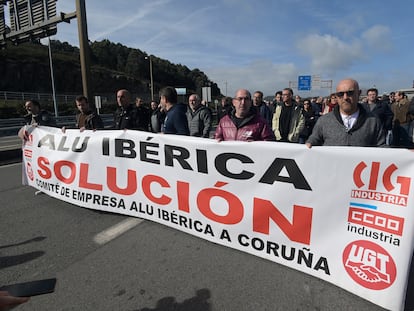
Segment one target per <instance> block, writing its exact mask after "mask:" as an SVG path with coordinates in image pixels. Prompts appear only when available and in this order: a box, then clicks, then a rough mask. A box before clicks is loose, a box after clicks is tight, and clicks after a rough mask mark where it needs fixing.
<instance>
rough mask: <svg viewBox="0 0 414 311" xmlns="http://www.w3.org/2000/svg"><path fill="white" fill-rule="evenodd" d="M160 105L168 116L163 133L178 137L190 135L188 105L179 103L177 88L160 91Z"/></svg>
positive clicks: (168, 87) (166, 88) (165, 88)
mask: <svg viewBox="0 0 414 311" xmlns="http://www.w3.org/2000/svg"><path fill="white" fill-rule="evenodd" d="M160 104H161V107H162V109H163V110H164V111H166V116H165V120H164V126H163V133H164V134H176V135H187V136H188V135H190V130H189V129H188V122H187V116H186V115H185V113H186V111H187V105H184V104H179V103H178V95H177V91H176V90H175V88H173V87H171V86H167V87H164V88H163V89H161V91H160Z"/></svg>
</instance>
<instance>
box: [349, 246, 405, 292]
mask: <svg viewBox="0 0 414 311" xmlns="http://www.w3.org/2000/svg"><path fill="white" fill-rule="evenodd" d="M342 262H343V264H344V267H345V270H346V272H348V274H349V276H350V277H351V278H352V279H353V280H354V281H355V282H356V283H358V284H359V285H361V286H363V287H365V288H368V289H372V290H382V289H386V288H388V287H390V286H391V285H392V284H393V283H394V281H395V278H396V276H397V268H396V265H395V262H394V259H393V258H392V257H391V255H390V254H389V253H388V252H387V251H386V250H385V249H384V248H382V247H381V246H379V245H378V244H375V243H373V242H369V241H363V240H359V241H354V242H352V243H350V244H348V245H347V246H346V247H345V249H344V252H343V254H342Z"/></svg>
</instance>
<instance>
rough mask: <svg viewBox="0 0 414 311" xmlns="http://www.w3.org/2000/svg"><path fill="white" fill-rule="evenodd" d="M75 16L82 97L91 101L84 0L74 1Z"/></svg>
mask: <svg viewBox="0 0 414 311" xmlns="http://www.w3.org/2000/svg"><path fill="white" fill-rule="evenodd" d="M76 16H77V20H78V34H79V56H80V65H81V72H82V87H83V95H84V96H86V97H87V98H88V100H91V98H92V91H91V85H90V73H91V70H90V56H89V40H88V27H87V23H86V7H85V0H76Z"/></svg>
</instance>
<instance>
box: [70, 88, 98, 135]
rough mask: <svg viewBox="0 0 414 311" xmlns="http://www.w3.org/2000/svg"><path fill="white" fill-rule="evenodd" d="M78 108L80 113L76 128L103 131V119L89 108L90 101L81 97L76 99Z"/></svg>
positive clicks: (77, 116) (77, 117)
mask: <svg viewBox="0 0 414 311" xmlns="http://www.w3.org/2000/svg"><path fill="white" fill-rule="evenodd" d="M75 102H76V107H77V108H78V110H79V112H78V113H77V114H76V127H77V128H78V129H80V130H81V131H82V130H100V129H103V128H104V126H103V122H102V119H101V117H100V116H99V115H98V114H96V113H95V112H93V111H92V109H91V108H90V106H89V102H88V99H87V98H86V97H85V96H83V95H79V96H78V97H76V99H75Z"/></svg>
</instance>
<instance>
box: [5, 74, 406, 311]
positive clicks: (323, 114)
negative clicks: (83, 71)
mask: <svg viewBox="0 0 414 311" xmlns="http://www.w3.org/2000/svg"><path fill="white" fill-rule="evenodd" d="M361 95H362V94H361V90H360V87H359V84H358V82H357V81H356V80H354V79H344V80H341V81H339V83H338V84H337V86H336V92H334V93H332V94H330V95H329V96H328V97H326V98H323V97H318V98H316V97H314V98H305V99H302V98H301V97H300V96H298V95H296V96H294V94H293V90H292V89H291V88H284V89H283V90H281V91H277V92H276V93H275V96H274V100H273V101H272V102H267V103H266V102H264V100H263V92H261V91H255V92H254V93H253V98H252V96H251V93H250V91H248V90H246V89H239V90H237V91H236V93H235V95H234V97H233V98H231V97H224V98H222V100H221V105H220V106H219V107H218V109H217V111H216V116H217V120H216V123H217V127H216V129H215V132H214V135H211V134H210V133H211V132H212V128H213V113H212V110H211V108H209V107H208V105H207V104H206V103H203V102H202V101H201V100H200V97H199V95H198V94H191V95H190V96H189V97H188V103H186V104H184V103H179V102H178V95H177V91H176V90H175V88H173V87H165V88H163V89H161V91H160V92H159V98H160V102H159V103H158V102H156V101H151V103H150V105H149V107H146V105H145V103H144V101H143V99H142V98H140V97H137V98H136V99H135V103H133V101H132V96H131V93H130V92H129V91H128V90H126V89H121V90H118V91H117V93H116V100H117V109H116V111H115V113H114V121H113V125H112V126H111V129H117V130H127V129H130V130H140V131H148V132H153V133H164V134H176V135H187V136H195V137H201V138H214V139H216V140H217V141H229V140H239V141H276V142H285V143H300V144H306V146H307V147H308V148H312V146H359V147H382V146H387V145H388V146H391V147H403V148H411V147H413V128H414V100H411V101H409V100H408V98H407V97H406V96H405V94H404V93H403V92H401V91H397V92H392V93H390V94H389V96H382V97H379V96H378V90H377V89H375V88H370V89H369V90H368V91H367V93H366V94H364V95H366V97H361ZM75 104H76V108H77V115H76V128H78V129H79V130H80V131H83V130H101V129H103V128H104V125H103V122H102V119H101V118H100V116H99V115H98V114H96V113H95V112H94V111H93V108H91V107H90V105H89V102H88V99H87V98H86V97H85V96H78V97H77V98H76V100H75ZM25 108H26V111H27V115H25V116H24V118H25V120H26V123H27V124H28V125H35V126H37V125H45V126H56V122H55V120H54V118H53V116H52V115H51V114H50V113H49V112H47V111H45V110H42V109H41V107H40V103H39V102H38V101H36V100H29V101H27V102H26V103H25ZM62 130H63V131H64V130H65V129H62ZM19 136H20V137H21V138H22V139H27V132H25V129H24V128H22V129H21V130H20V131H19ZM212 136H213V137H212ZM27 300H28V298H21V297H13V296H11V295H10V294H9V293H7V292H5V291H0V309H1V310H3V309H4V310H5V309H8V308H9V307H13V306H15V305H18V304H21V303H24V302H26V301H27Z"/></svg>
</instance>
